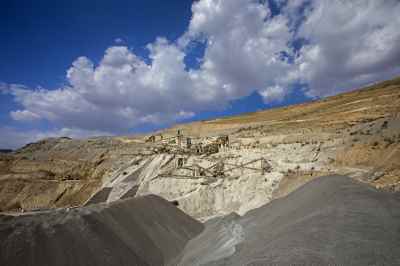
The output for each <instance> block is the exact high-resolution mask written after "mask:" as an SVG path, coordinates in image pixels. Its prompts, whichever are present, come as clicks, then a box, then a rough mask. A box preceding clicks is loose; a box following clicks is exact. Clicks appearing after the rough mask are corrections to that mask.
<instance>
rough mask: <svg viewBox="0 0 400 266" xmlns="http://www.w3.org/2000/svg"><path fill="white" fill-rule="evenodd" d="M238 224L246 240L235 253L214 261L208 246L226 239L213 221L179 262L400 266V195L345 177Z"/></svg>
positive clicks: (320, 182) (313, 186)
mask: <svg viewBox="0 0 400 266" xmlns="http://www.w3.org/2000/svg"><path fill="white" fill-rule="evenodd" d="M231 222H232V219H231ZM234 222H235V223H236V224H237V225H240V226H241V228H242V233H243V239H242V241H240V243H238V244H236V246H235V252H234V253H233V254H231V255H229V254H228V255H227V256H225V257H224V258H218V259H217V260H214V258H215V254H213V253H212V252H210V251H209V250H208V249H207V248H206V247H207V246H209V245H211V242H212V241H214V239H215V236H218V238H219V239H220V238H222V236H221V230H220V228H216V229H214V228H213V227H215V224H214V223H213V224H211V225H206V226H207V228H206V229H205V230H204V231H203V233H202V234H200V235H199V236H197V237H196V238H194V239H193V240H191V241H190V242H189V243H188V245H187V246H186V248H185V253H184V254H182V256H181V264H179V265H185V266H186V264H185V262H186V261H194V262H195V263H194V264H191V265H229V266H235V265H237V266H243V265H252V266H255V265H260V266H261V265H263V266H264V265H360V266H364V265H400V197H399V195H398V194H392V193H388V192H382V191H377V190H376V189H374V188H371V187H370V186H368V185H365V184H361V183H358V182H356V181H354V180H352V179H350V178H347V177H344V176H327V177H322V178H318V179H316V180H314V181H312V182H310V183H308V184H306V185H305V186H303V187H301V188H300V189H298V190H296V191H295V192H293V193H291V194H289V195H288V196H287V197H285V198H282V199H279V200H275V201H273V202H271V203H269V204H267V205H265V206H263V207H261V208H258V209H255V210H252V211H250V212H248V213H247V214H246V215H244V216H243V217H240V218H236V219H235V220H234ZM210 229H213V230H215V232H214V233H213V232H210ZM226 232H227V233H229V231H226ZM226 237H227V238H229V236H226ZM189 246H191V247H196V249H194V248H193V249H191V250H188V249H187V247H189ZM193 251H198V253H197V254H195V253H194V252H193ZM203 251H206V252H203ZM193 258H197V260H194V259H193ZM200 258H201V260H200ZM210 260H212V261H210ZM196 262H199V263H196Z"/></svg>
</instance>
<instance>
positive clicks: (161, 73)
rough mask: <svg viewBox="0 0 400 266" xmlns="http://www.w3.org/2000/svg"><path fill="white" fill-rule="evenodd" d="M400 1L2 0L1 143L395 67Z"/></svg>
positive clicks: (202, 108)
mask: <svg viewBox="0 0 400 266" xmlns="http://www.w3.org/2000/svg"><path fill="white" fill-rule="evenodd" d="M398 11H400V4H399V2H398V1H395V0H393V1H391V0H388V1H383V0H382V1H379V0H378V1H373V0H371V1H368V0H367V1H354V2H352V1H349V2H347V3H346V2H345V1H339V0H337V1H335V0H334V1H317V0H314V1H313V0H299V1H286V0H269V1H255V0H230V1H222V0H200V1H196V2H193V1H184V0H169V1H155V0H152V1H150V0H149V1H120V0H118V1H106V0H97V1H74V0H72V1H71V0H70V1H63V0H60V1H47V0H42V1H33V0H30V1H29V0H25V1H18V0H15V1H2V2H1V3H0V19H1V23H0V34H1V40H2V41H1V42H0V89H1V91H0V138H1V139H2V140H1V141H0V148H2V147H3V148H16V147H19V146H21V145H23V144H25V143H27V142H31V141H36V140H38V139H40V138H43V137H50V136H63V135H67V136H71V137H78V138H79V137H88V136H92V135H103V134H106V135H107V134H130V133H135V132H146V131H149V130H153V129H157V128H160V127H165V126H168V125H171V124H173V123H176V122H181V121H185V122H187V121H193V120H199V119H210V118H215V117H220V116H226V115H236V114H240V113H243V112H252V111H257V110H260V109H265V108H271V107H276V106H284V105H288V104H293V103H299V102H304V101H309V100H312V99H316V98H320V97H325V96H328V95H332V94H336V93H340V92H343V91H348V90H351V89H354V88H357V87H359V86H362V85H365V84H369V83H371V82H376V81H379V80H383V79H387V78H391V77H393V76H396V75H398V74H399V73H400V71H399V63H400V48H399V46H398V45H397V43H398V41H400V34H399V32H398V30H397V29H398V26H400V20H399V18H398V16H397V15H396V14H398V13H396V12H398ZM383 15H384V16H383ZM355 18H357V19H355Z"/></svg>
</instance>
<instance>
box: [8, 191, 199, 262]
mask: <svg viewBox="0 0 400 266" xmlns="http://www.w3.org/2000/svg"><path fill="white" fill-rule="evenodd" d="M202 230H203V226H202V224H201V223H199V222H197V221H196V220H194V219H192V218H190V217H189V216H187V215H186V214H185V213H183V212H182V211H180V210H179V209H177V208H176V207H175V206H173V205H172V204H171V203H169V202H167V201H165V200H163V199H161V198H159V197H157V196H146V197H139V198H135V199H128V200H124V201H119V202H116V203H113V204H103V205H96V206H91V207H84V208H78V209H71V210H59V211H51V212H47V213H38V214H25V215H22V216H17V217H11V216H0V239H1V242H0V265H13V266H19V265H20V266H27V265H30V266H46V265H48V266H61V265H66V266H67V265H68V266H69V265H74V266H80V265H82V266H83V265H97V266H101V265H107V266H109V265H143V266H146V265H149V266H150V265H153V266H160V265H167V264H168V263H169V262H170V261H172V260H173V259H175V257H176V256H177V255H179V253H180V252H181V251H182V250H183V248H184V246H185V244H186V242H187V241H188V240H189V239H191V238H193V237H194V236H196V235H197V234H199V233H200V232H201V231H202Z"/></svg>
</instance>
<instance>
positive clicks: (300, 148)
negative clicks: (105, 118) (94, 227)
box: [0, 78, 400, 220]
mask: <svg viewBox="0 0 400 266" xmlns="http://www.w3.org/2000/svg"><path fill="white" fill-rule="evenodd" d="M399 111H400V78H397V79H394V80H390V81H385V82H382V83H379V84H376V85H373V86H369V87H366V88H363V89H360V90H356V91H352V92H349V93H344V94H340V95H336V96H333V97H328V98H326V99H322V100H318V101H314V102H309V103H304V104H299V105H293V106H288V107H284V108H276V109H270V110H265V111H260V112H255V113H250V114H244V115H240V116H234V117H227V118H221V119H215V120H210V121H201V122H194V123H188V124H183V125H177V126H174V127H172V128H170V129H166V130H163V131H160V132H156V133H155V134H154V135H153V137H154V139H152V138H150V137H151V135H146V136H121V137H99V138H92V139H87V140H72V139H69V138H58V139H46V140H43V141H40V142H38V143H33V144H30V145H27V146H25V147H23V148H21V149H19V150H17V151H15V152H13V153H7V154H5V153H3V154H0V208H1V209H0V211H3V212H8V213H14V214H15V213H19V212H21V211H25V212H26V211H31V210H42V209H48V208H59V207H73V206H81V205H84V204H86V203H87V204H92V203H96V202H103V201H106V202H113V201H116V200H119V199H121V198H127V197H132V196H140V195H147V194H157V195H160V196H162V197H164V198H166V199H168V200H171V201H175V202H176V204H177V205H178V206H179V208H181V209H182V210H184V211H185V212H186V213H188V214H190V215H192V216H193V217H195V218H198V219H204V220H206V219H210V218H212V217H214V216H220V215H225V214H228V213H230V212H233V211H234V212H237V213H239V214H244V213H246V212H248V211H249V210H252V209H254V208H257V207H260V206H262V205H264V204H266V203H268V202H270V201H271V200H272V199H274V198H279V197H282V196H284V195H287V194H288V193H289V192H291V191H293V190H294V189H296V188H297V187H299V186H301V185H303V184H304V183H306V182H308V181H310V180H312V179H314V178H315V177H318V176H322V175H327V174H345V175H348V176H351V177H352V178H354V179H357V180H360V181H362V182H365V183H367V184H369V185H371V186H374V187H376V188H379V189H383V190H387V191H398V190H400V151H399V145H400V115H399ZM178 130H179V131H180V134H177V132H178ZM161 135H162V137H161ZM177 135H178V136H177ZM225 136H227V137H228V139H229V141H228V142H227V143H225V142H224V141H223V140H224V137H225ZM188 138H190V142H191V143H190V147H188V143H187V141H188V140H187V139H188ZM178 144H180V145H178Z"/></svg>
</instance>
